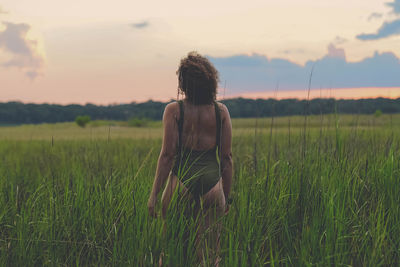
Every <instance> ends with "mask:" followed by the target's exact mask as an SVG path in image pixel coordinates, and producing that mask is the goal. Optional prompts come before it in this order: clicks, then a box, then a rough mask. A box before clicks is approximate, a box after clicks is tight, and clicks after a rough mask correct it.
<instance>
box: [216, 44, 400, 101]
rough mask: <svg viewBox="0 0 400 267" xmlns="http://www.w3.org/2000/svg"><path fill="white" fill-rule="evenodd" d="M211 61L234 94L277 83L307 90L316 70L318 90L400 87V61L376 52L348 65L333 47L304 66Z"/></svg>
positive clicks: (243, 58) (260, 59)
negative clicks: (319, 57)
mask: <svg viewBox="0 0 400 267" xmlns="http://www.w3.org/2000/svg"><path fill="white" fill-rule="evenodd" d="M208 58H209V59H210V61H211V62H212V63H213V64H214V65H215V67H216V68H217V69H218V70H219V72H220V75H221V77H220V78H221V81H223V82H225V81H226V82H227V84H228V87H227V88H228V90H229V92H230V93H232V94H237V93H245V92H256V91H259V92H260V91H273V90H274V89H275V87H276V84H277V82H279V88H280V89H282V90H299V89H305V88H307V85H308V79H309V76H310V72H311V69H312V67H313V66H314V72H313V78H312V86H313V87H315V88H331V87H333V88H360V87H396V86H400V75H399V73H400V60H399V58H397V57H396V56H395V55H394V54H393V53H377V52H376V53H375V54H374V55H373V56H372V57H369V58H365V59H363V60H362V61H359V62H348V61H347V60H346V58H345V53H344V50H343V49H340V48H337V47H335V46H334V45H332V44H331V45H329V47H328V53H327V55H325V56H324V57H322V58H321V59H318V60H315V61H308V62H307V63H306V64H305V65H304V66H302V65H299V64H296V63H293V62H291V61H289V60H287V59H282V58H271V59H269V58H267V57H266V56H264V55H259V54H253V55H251V56H247V55H236V56H231V57H210V56H208Z"/></svg>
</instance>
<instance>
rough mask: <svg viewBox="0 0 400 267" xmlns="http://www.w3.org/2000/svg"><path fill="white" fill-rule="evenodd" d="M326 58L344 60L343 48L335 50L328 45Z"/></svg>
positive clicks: (331, 45)
mask: <svg viewBox="0 0 400 267" xmlns="http://www.w3.org/2000/svg"><path fill="white" fill-rule="evenodd" d="M327 57H336V58H341V59H344V60H345V59H346V54H345V52H344V49H343V48H337V47H336V46H335V45H334V44H329V46H328V55H327Z"/></svg>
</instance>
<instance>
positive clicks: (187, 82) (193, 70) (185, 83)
mask: <svg viewBox="0 0 400 267" xmlns="http://www.w3.org/2000/svg"><path fill="white" fill-rule="evenodd" d="M176 74H177V75H178V80H179V84H178V90H179V91H180V92H181V93H183V94H185V96H186V98H187V100H188V101H189V102H190V103H192V104H194V105H204V104H211V103H212V102H213V101H215V99H216V94H217V85H218V81H219V75H218V71H217V70H216V69H215V67H214V66H213V64H212V63H211V62H210V61H209V60H208V59H207V58H205V57H203V56H202V55H200V54H199V53H197V52H195V51H192V52H189V53H188V55H187V57H185V58H183V59H181V62H180V65H179V68H178V70H177V71H176ZM179 91H178V93H179Z"/></svg>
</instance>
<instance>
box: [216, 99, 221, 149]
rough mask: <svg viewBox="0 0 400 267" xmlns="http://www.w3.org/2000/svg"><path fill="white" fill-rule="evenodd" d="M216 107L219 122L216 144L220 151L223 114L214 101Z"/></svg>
mask: <svg viewBox="0 0 400 267" xmlns="http://www.w3.org/2000/svg"><path fill="white" fill-rule="evenodd" d="M214 107H215V118H216V122H217V136H216V144H217V147H218V149H220V143H221V112H220V110H219V107H218V104H217V102H215V101H214Z"/></svg>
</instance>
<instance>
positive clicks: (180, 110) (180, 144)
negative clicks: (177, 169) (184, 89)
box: [178, 100, 184, 151]
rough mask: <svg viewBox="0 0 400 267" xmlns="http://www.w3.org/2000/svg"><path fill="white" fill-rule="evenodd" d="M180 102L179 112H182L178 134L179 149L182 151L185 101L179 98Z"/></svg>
mask: <svg viewBox="0 0 400 267" xmlns="http://www.w3.org/2000/svg"><path fill="white" fill-rule="evenodd" d="M178 104H179V113H180V115H179V120H178V134H179V143H178V146H179V151H181V148H182V131H183V116H184V114H183V101H182V100H179V101H178Z"/></svg>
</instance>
